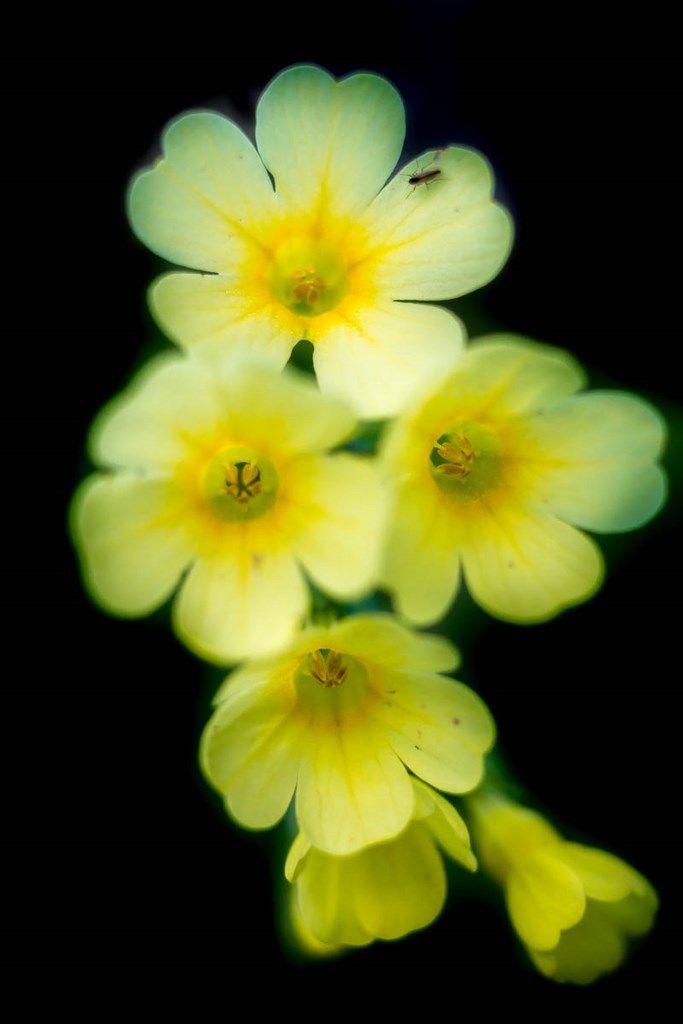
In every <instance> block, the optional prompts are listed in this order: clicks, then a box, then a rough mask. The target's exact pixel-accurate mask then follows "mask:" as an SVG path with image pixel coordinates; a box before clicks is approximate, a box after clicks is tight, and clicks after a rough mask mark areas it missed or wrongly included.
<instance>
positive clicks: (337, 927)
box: [296, 848, 374, 946]
mask: <svg viewBox="0 0 683 1024" xmlns="http://www.w3.org/2000/svg"><path fill="white" fill-rule="evenodd" d="M355 860H356V858H355V857H330V856H328V855H327V854H325V853H322V852H321V851H320V850H316V849H315V848H312V849H310V850H309V852H308V854H307V855H306V858H305V860H304V862H303V865H302V867H301V869H300V871H299V875H298V877H297V880H296V895H297V904H298V907H299V911H300V913H301V917H302V919H303V921H304V924H305V925H306V927H307V928H309V929H310V931H311V932H312V933H313V935H314V936H315V937H316V938H317V939H318V941H319V942H324V943H325V944H326V945H330V946H367V945H368V943H370V942H372V940H373V938H374V936H372V935H370V934H368V932H367V931H366V930H365V929H364V928H363V927H362V926H361V924H360V922H359V920H358V916H357V914H356V908H355V903H354V901H353V900H352V899H350V891H351V890H352V887H353V884H354V880H355V871H354V866H355Z"/></svg>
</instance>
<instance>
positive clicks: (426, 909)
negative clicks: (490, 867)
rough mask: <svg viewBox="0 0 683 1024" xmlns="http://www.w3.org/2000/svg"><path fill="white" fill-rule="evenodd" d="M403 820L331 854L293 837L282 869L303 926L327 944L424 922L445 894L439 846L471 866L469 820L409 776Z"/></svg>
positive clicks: (387, 934)
mask: <svg viewBox="0 0 683 1024" xmlns="http://www.w3.org/2000/svg"><path fill="white" fill-rule="evenodd" d="M413 789H414V793H415V808H414V810H413V816H412V819H411V821H410V823H409V824H408V826H407V827H406V828H405V829H404V830H403V831H402V832H401V833H400V835H398V836H396V838H394V839H391V840H389V841H388V842H384V843H378V844H377V845H374V846H369V847H366V848H365V849H363V850H360V851H359V852H358V853H355V854H352V855H351V856H348V857H333V856H330V854H327V853H323V852H322V851H320V850H317V849H315V847H313V846H311V844H310V842H309V841H308V840H307V839H306V838H305V836H303V835H302V834H301V833H299V835H298V836H297V837H296V839H295V840H294V842H293V844H292V846H291V848H290V851H289V855H288V857H287V862H286V864H285V876H286V877H287V879H288V881H290V882H291V883H292V884H293V885H294V887H295V890H296V899H297V909H298V912H299V915H300V917H301V919H302V921H303V924H304V926H305V927H306V929H307V931H308V932H310V933H311V934H312V936H313V938H314V939H316V940H318V942H321V943H324V944H325V946H327V947H328V948H330V947H332V948H334V947H343V946H367V945H368V944H369V943H370V942H373V941H374V940H375V939H400V938H401V937H402V936H404V935H407V934H408V933H409V932H413V931H417V930H418V929H419V928H426V927H427V925H429V924H431V923H432V921H434V919H435V918H436V917H437V916H438V914H439V913H440V912H441V909H442V907H443V905H444V902H445V900H446V889H447V885H446V872H445V869H444V864H443V856H442V854H446V855H448V856H449V857H451V858H452V859H453V860H455V861H456V862H457V863H459V864H461V865H462V866H463V867H465V868H467V869H468V870H469V871H475V870H476V867H477V862H476V860H475V858H474V856H473V854H472V852H471V850H470V838H469V833H468V831H467V826H466V825H465V823H464V821H463V820H462V818H461V817H460V815H459V814H458V812H457V811H456V810H455V808H453V807H452V806H451V805H450V804H449V803H448V801H447V800H444V798H443V797H442V796H440V795H439V794H438V793H435V792H434V790H433V789H431V788H430V787H429V786H426V785H424V783H422V782H419V781H417V780H416V779H413Z"/></svg>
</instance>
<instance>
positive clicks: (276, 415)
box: [72, 354, 386, 661]
mask: <svg viewBox="0 0 683 1024" xmlns="http://www.w3.org/2000/svg"><path fill="white" fill-rule="evenodd" d="M353 428H354V418H353V415H352V414H351V412H350V411H349V409H348V408H347V407H346V406H344V405H343V404H341V403H340V402H339V401H337V400H334V399H330V398H327V397H325V396H323V395H321V394H320V392H319V391H318V389H317V388H316V387H315V385H314V384H313V383H312V382H308V381H306V380H304V379H300V378H299V376H298V375H295V374H289V373H285V374H280V373H277V372H276V371H274V370H272V369H271V368H270V367H263V366H260V365H255V364H254V365H247V364H242V363H236V362H233V361H232V360H226V359H225V358H208V357H204V358H199V357H198V355H197V356H192V357H188V356H182V355H179V354H173V355H166V356H163V357H161V358H159V359H157V360H155V361H154V362H153V363H150V364H149V365H148V366H147V367H146V368H145V369H144V370H143V371H142V372H141V373H140V375H139V376H138V377H137V378H136V379H135V380H134V381H133V383H132V384H131V385H130V387H129V388H128V389H127V390H126V391H125V392H124V393H123V395H122V396H120V397H119V398H118V399H117V400H115V401H114V402H113V403H112V404H111V405H110V406H108V407H106V408H105V409H104V411H103V413H102V414H101V415H100V418H99V420H97V422H96V424H95V427H94V429H93V431H92V434H91V438H90V447H91V453H92V457H93V459H94V461H95V462H98V463H100V464H101V465H103V466H104V467H106V468H107V469H108V470H109V472H106V473H97V474H95V475H94V476H91V477H89V478H88V479H87V480H86V481H85V483H84V484H83V485H82V486H81V489H80V490H79V491H78V493H77V495H76V498H75V501H74V504H73V508H72V531H73V535H74V538H75V541H76V544H77V546H78V549H79V552H80V555H81V558H82V562H83V569H84V577H85V582H86V584H87V586H88V588H89V590H90V593H91V594H92V596H93V597H94V599H95V600H96V601H97V602H99V603H100V604H101V605H103V606H104V607H105V608H106V609H108V610H109V611H112V612H113V613H115V614H117V615H123V616H138V615H144V614H146V613H148V612H150V611H151V610H152V609H154V608H156V607H157V606H158V605H160V604H161V603H162V602H163V601H165V600H166V599H167V598H168V597H169V596H170V595H171V593H172V592H173V591H174V590H175V589H176V588H177V587H178V584H179V583H180V587H179V589H178V593H177V597H176V600H175V603H174V606H173V621H174V626H175V629H176V631H177V633H178V635H179V636H180V638H181V639H182V640H183V641H184V642H185V643H186V644H187V645H188V646H189V647H191V648H192V649H193V650H194V651H196V652H197V653H199V654H200V655H202V656H203V657H206V658H208V659H210V660H216V661H233V660H237V659H239V658H242V657H246V656H250V655H255V654H265V653H270V652H272V651H274V650H276V649H278V648H279V647H282V646H284V645H286V644H287V643H288V642H289V640H290V639H291V637H292V636H293V635H294V633H295V632H296V630H297V629H298V628H299V626H300V624H301V621H302V619H303V617H304V615H305V614H306V612H307V609H308V607H309V600H310V598H309V590H308V586H307V583H306V580H305V578H304V575H303V571H302V570H305V572H306V573H307V574H308V576H310V577H311V579H312V580H313V581H314V582H315V583H316V584H317V585H318V586H319V587H321V588H323V589H324V590H327V591H329V592H330V593H332V594H334V595H335V596H338V597H341V598H346V599H350V598H355V597H358V596H360V595H361V594H362V593H363V592H364V591H366V590H367V589H369V588H370V587H371V586H372V584H373V582H374V578H375V575H376V572H377V566H378V558H379V551H380V540H381V535H382V530H383V526H384V518H385V507H386V501H385V495H384V492H383V489H382V487H381V484H380V481H379V479H378V474H377V472H376V471H375V469H374V467H373V465H372V464H371V463H370V462H369V461H368V460H364V459H362V458H360V457H358V456H353V455H350V454H345V453H340V454H335V455H330V454H327V450H328V449H329V448H331V447H334V446H335V445H338V444H340V443H341V442H342V441H344V439H345V438H347V437H348V435H349V434H350V433H351V432H352V430H353ZM184 573H186V575H185V576H184V577H183V574H184ZM181 578H182V582H181Z"/></svg>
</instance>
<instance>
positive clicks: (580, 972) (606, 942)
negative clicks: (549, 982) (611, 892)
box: [529, 904, 626, 985]
mask: <svg viewBox="0 0 683 1024" xmlns="http://www.w3.org/2000/svg"><path fill="white" fill-rule="evenodd" d="M529 954H530V956H531V959H532V960H533V962H534V964H535V965H536V967H537V968H538V970H539V971H541V972H542V973H543V974H545V975H546V976H547V977H550V978H553V979H554V980H555V981H561V982H563V981H571V982H574V984H577V985H590V984H591V983H592V982H594V981H595V980H596V978H599V977H600V976H601V975H603V974H607V973H609V972H610V971H613V970H615V969H616V968H617V967H618V966H619V964H620V963H621V962H622V961H623V960H624V957H625V956H626V942H625V940H624V936H623V934H622V933H621V932H620V930H619V929H618V928H617V927H616V926H615V925H614V923H613V922H612V921H610V920H609V918H608V917H607V916H606V915H605V914H604V913H603V912H602V909H601V908H600V907H599V906H597V905H594V906H591V905H590V904H589V905H588V907H587V908H586V913H585V915H584V917H583V919H582V920H581V921H580V922H579V923H578V924H577V925H575V926H574V927H573V928H570V929H569V931H566V932H564V933H563V934H562V938H561V939H560V942H559V945H557V946H556V947H555V949H551V950H550V951H548V952H539V951H537V950H533V949H530V950H529Z"/></svg>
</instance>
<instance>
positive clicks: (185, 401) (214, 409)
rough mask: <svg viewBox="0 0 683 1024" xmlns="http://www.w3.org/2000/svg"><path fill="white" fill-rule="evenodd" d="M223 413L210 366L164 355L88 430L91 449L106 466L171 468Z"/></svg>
mask: <svg viewBox="0 0 683 1024" xmlns="http://www.w3.org/2000/svg"><path fill="white" fill-rule="evenodd" d="M220 416H221V405H220V396H219V395H218V393H217V391H216V387H215V383H214V381H213V379H212V375H211V373H210V372H209V370H208V368H207V367H206V366H204V365H203V364H202V363H200V362H199V361H197V360H190V359H187V358H186V357H184V356H180V355H176V354H173V355H171V354H168V355H166V354H165V355H162V356H159V357H157V358H156V359H153V360H151V361H150V362H149V363H148V364H147V365H146V366H145V367H144V368H143V369H142V370H141V371H140V373H138V374H137V375H136V376H135V377H134V378H133V380H132V382H131V383H130V384H129V386H128V387H127V388H126V389H125V390H124V391H123V392H122V393H121V394H120V395H118V396H117V397H116V398H115V399H114V400H113V401H112V402H110V403H109V404H108V405H106V406H105V407H104V409H103V410H102V412H101V413H100V414H99V416H98V417H97V419H96V420H95V423H94V425H93V428H92V431H91V434H90V451H91V454H92V457H93V459H94V460H95V461H97V462H101V463H103V464H104V465H107V466H122V467H124V468H128V469H151V470H156V469H160V468H164V469H167V470H168V469H171V468H172V467H174V466H175V465H177V463H178V462H179V461H180V460H181V459H183V458H184V457H185V456H186V455H187V451H188V439H189V438H202V437H203V436H206V434H207V433H208V434H211V433H212V432H213V431H214V429H215V424H216V423H217V422H218V421H219V420H220Z"/></svg>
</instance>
